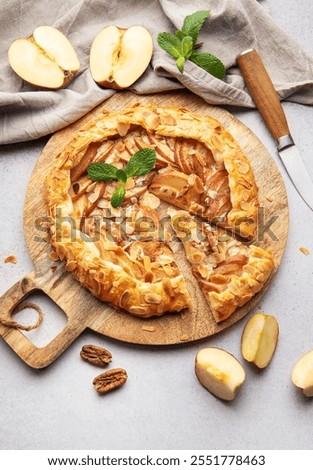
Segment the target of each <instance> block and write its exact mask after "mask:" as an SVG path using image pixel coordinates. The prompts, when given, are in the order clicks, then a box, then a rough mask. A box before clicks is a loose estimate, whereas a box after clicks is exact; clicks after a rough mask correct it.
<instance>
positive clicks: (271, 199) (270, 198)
mask: <svg viewBox="0 0 313 470" xmlns="http://www.w3.org/2000/svg"><path fill="white" fill-rule="evenodd" d="M266 199H267V200H268V202H273V200H274V199H273V198H272V196H266Z"/></svg>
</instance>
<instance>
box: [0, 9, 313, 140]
mask: <svg viewBox="0 0 313 470" xmlns="http://www.w3.org/2000/svg"><path fill="white" fill-rule="evenodd" d="M264 7H265V8H264ZM267 7H268V3H267V2H266V0H259V1H257V0H196V1H193V2H191V1H190V0H65V1H64V0H54V1H53V2H51V1H50V0H41V1H36V0H30V1H28V2H25V1H23V0H1V4H0V26H1V29H0V31H1V33H0V35H1V48H0V144H7V143H13V142H21V141H25V140H32V139H36V138H38V137H41V136H44V135H47V134H50V133H52V132H54V131H56V130H58V129H61V128H62V127H65V126H66V125H68V124H70V123H72V122H74V121H76V120H77V119H78V118H80V117H81V116H83V115H84V114H86V113H87V112H88V111H89V110H91V109H92V108H94V107H95V106H96V105H98V104H99V103H101V102H102V101H104V100H106V99H108V98H109V97H110V96H112V94H113V93H115V91H113V90H109V89H102V88H100V87H99V86H98V85H96V84H95V83H94V81H93V80H92V78H91V75H90V71H89V67H88V62H89V51H90V45H91V43H92V41H93V38H94V37H95V35H96V34H97V32H98V31H99V30H101V29H102V28H103V27H104V26H106V25H108V24H116V25H117V26H121V27H129V26H131V25H134V24H141V25H143V26H144V27H146V28H147V29H148V30H149V31H150V33H151V35H152V37H153V40H154V54H153V58H152V61H151V64H150V66H149V67H148V69H147V71H146V72H145V74H144V75H143V76H142V77H141V78H140V79H139V80H138V81H137V82H136V83H135V84H134V85H133V86H132V87H131V90H132V91H133V92H134V93H138V94H147V93H160V92H163V91H167V90H177V89H183V88H187V89H189V90H191V91H192V92H193V93H195V94H197V95H199V96H201V97H202V98H203V99H204V100H205V101H207V102H208V103H211V104H218V105H235V106H246V107H253V102H252V100H251V98H250V95H249V94H248V93H247V91H246V89H245V85H244V81H243V79H242V77H241V75H240V72H239V71H238V69H237V68H236V66H235V58H236V56H237V55H238V54H239V53H240V52H242V51H243V50H244V49H247V48H251V47H253V48H256V49H257V50H258V51H259V53H260V55H261V57H262V59H263V60H264V62H265V65H266V67H267V68H268V70H269V73H270V75H271V77H272V79H273V82H274V85H275V87H276V89H277V91H278V93H279V96H280V98H281V99H288V100H290V101H295V102H298V103H305V104H313V58H312V57H310V56H309V55H308V54H307V53H306V52H305V51H303V49H302V48H301V47H300V46H299V45H298V44H297V42H296V41H295V40H294V39H293V38H291V37H290V36H288V35H287V34H286V33H285V32H284V31H282V30H281V29H280V28H279V27H278V26H277V25H276V23H275V22H274V21H273V19H272V18H271V16H270V14H269V12H268V8H267ZM197 10H210V11H211V15H210V17H209V19H208V20H207V21H206V23H205V25H204V27H203V29H202V31H201V34H200V37H199V41H204V46H203V49H202V50H203V51H207V52H211V53H213V54H215V55H217V56H218V57H219V58H220V59H221V60H222V61H223V62H224V63H225V65H226V67H227V76H226V77H225V79H224V80H218V79H216V78H214V77H213V76H211V75H209V74H208V73H206V72H205V71H203V70H202V69H201V68H199V67H198V66H196V65H195V64H193V63H191V62H188V63H187V64H186V67H185V72H184V74H183V75H182V74H180V73H179V72H178V70H177V68H176V66H175V63H174V60H173V59H172V58H171V57H170V56H168V55H167V54H166V53H165V52H164V51H163V50H161V49H160V48H159V46H158V45H157V42H156V37H157V34H158V33H159V32H161V31H172V32H174V31H175V29H177V28H180V27H181V26H182V22H183V19H184V17H185V16H186V15H188V14H191V13H193V12H195V11H197ZM43 24H48V25H51V26H55V27H56V28H59V29H60V30H61V31H62V32H63V33H64V34H66V35H67V37H68V38H69V39H70V41H71V42H72V44H73V46H74V48H75V49H76V51H77V54H78V56H79V59H80V62H81V69H80V71H79V73H78V74H77V76H76V77H75V78H74V80H73V81H72V82H71V83H70V84H69V85H68V86H67V87H66V88H64V89H62V90H57V91H42V90H39V89H36V88H34V87H31V86H30V85H27V84H26V83H25V82H23V81H22V80H21V79H20V78H19V77H18V76H17V75H16V74H15V73H14V72H13V70H12V69H11V68H10V66H9V64H8V60H7V51H8V48H9V46H10V44H11V42H12V41H13V40H14V39H15V38H17V37H27V36H29V35H30V34H31V33H32V31H33V30H34V29H35V28H36V27H37V26H39V25H43Z"/></svg>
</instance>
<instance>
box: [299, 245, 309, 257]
mask: <svg viewBox="0 0 313 470" xmlns="http://www.w3.org/2000/svg"><path fill="white" fill-rule="evenodd" d="M299 250H300V251H301V253H303V254H304V255H305V256H308V255H309V254H310V251H309V250H308V249H307V248H305V246H300V248H299Z"/></svg>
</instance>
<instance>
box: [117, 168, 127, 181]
mask: <svg viewBox="0 0 313 470" xmlns="http://www.w3.org/2000/svg"><path fill="white" fill-rule="evenodd" d="M116 178H117V179H118V180H119V181H120V183H124V184H125V183H126V181H127V175H126V173H125V171H124V170H117V171H116Z"/></svg>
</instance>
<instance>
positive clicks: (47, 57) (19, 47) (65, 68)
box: [8, 26, 80, 90]
mask: <svg viewBox="0 0 313 470" xmlns="http://www.w3.org/2000/svg"><path fill="white" fill-rule="evenodd" d="M8 58H9V63H10V65H11V67H12V69H13V70H14V72H15V73H17V75H19V76H20V77H21V78H22V79H23V80H25V81H26V82H28V83H30V84H31V85H34V86H37V87H40V88H47V89H52V90H54V89H58V88H62V87H63V86H65V85H67V84H68V83H69V82H70V81H71V80H72V79H73V78H74V76H75V74H76V73H77V71H78V70H79V67H80V64H79V60H78V58H77V55H76V52H75V51H74V49H73V47H72V45H71V43H70V42H69V40H68V39H67V37H66V36H64V34H63V33H61V31H59V30H58V29H56V28H53V27H52V26H39V27H38V28H36V29H35V30H34V32H33V34H32V36H30V37H29V38H27V39H16V40H15V41H13V43H12V44H11V46H10V48H9V51H8Z"/></svg>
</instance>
